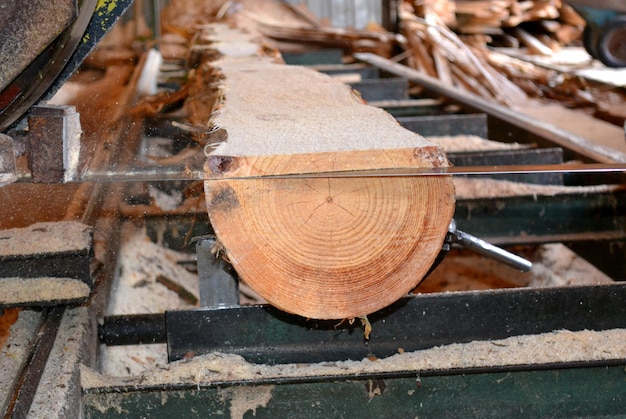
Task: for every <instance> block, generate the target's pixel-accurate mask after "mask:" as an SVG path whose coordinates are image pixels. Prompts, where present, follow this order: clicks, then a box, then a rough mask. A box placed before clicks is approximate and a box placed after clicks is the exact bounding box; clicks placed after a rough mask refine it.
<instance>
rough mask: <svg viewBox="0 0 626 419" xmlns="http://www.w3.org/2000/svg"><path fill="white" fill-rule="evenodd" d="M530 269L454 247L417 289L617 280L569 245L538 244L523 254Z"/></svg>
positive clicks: (556, 284) (462, 288)
mask: <svg viewBox="0 0 626 419" xmlns="http://www.w3.org/2000/svg"><path fill="white" fill-rule="evenodd" d="M524 256H525V257H527V258H528V259H529V260H530V261H531V262H532V263H533V266H532V268H531V270H530V272H520V271H517V270H515V269H511V268H509V267H507V266H505V265H503V264H502V263H499V262H497V261H495V260H493V259H489V258H486V257H484V256H480V255H477V254H476V253H474V252H472V251H457V250H453V251H452V252H451V253H450V254H448V255H447V256H446V258H445V259H444V260H443V262H441V264H440V265H439V266H438V267H437V269H435V270H434V271H433V272H432V273H431V274H430V275H429V276H428V277H427V278H426V279H424V281H422V282H421V283H420V284H419V285H418V286H417V288H415V290H414V292H416V293H431V292H449V291H469V290H489V289H502V288H517V287H533V288H539V287H559V286H576V285H600V284H613V283H614V281H613V280H612V279H611V278H610V277H608V276H607V275H606V274H604V273H603V272H601V271H600V270H598V269H597V268H596V267H595V266H593V265H592V264H591V263H589V262H587V261H586V260H585V259H583V258H581V257H580V256H578V255H577V254H576V253H575V252H573V251H571V250H570V249H569V248H567V246H565V245H563V244H560V243H554V244H545V245H541V246H538V247H537V248H536V249H535V250H534V251H533V252H532V254H529V255H524Z"/></svg>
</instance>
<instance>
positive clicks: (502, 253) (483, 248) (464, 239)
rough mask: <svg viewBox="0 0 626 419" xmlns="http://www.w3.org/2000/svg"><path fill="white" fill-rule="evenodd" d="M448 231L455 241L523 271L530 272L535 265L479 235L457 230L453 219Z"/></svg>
mask: <svg viewBox="0 0 626 419" xmlns="http://www.w3.org/2000/svg"><path fill="white" fill-rule="evenodd" d="M448 231H449V232H450V234H451V235H452V240H453V242H455V243H458V244H460V245H461V246H463V247H466V248H468V249H471V250H473V251H475V252H476V253H478V254H481V255H483V256H486V257H489V258H491V259H494V260H497V261H498V262H501V263H504V264H505V265H507V266H510V267H511V268H514V269H517V270H520V271H522V272H528V271H529V270H530V268H532V266H533V264H532V263H531V262H530V261H529V260H526V259H524V258H523V257H520V256H517V255H515V254H513V253H511V252H509V251H506V250H504V249H502V248H500V247H498V246H494V245H493V244H491V243H488V242H486V241H484V240H482V239H479V238H478V237H475V236H472V235H471V234H467V233H465V232H463V231H460V230H457V228H456V221H455V220H452V221H451V222H450V227H449V228H448Z"/></svg>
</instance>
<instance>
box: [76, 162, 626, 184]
mask: <svg viewBox="0 0 626 419" xmlns="http://www.w3.org/2000/svg"><path fill="white" fill-rule="evenodd" d="M619 172H626V163H576V164H547V165H545V164H544V165H514V166H508V165H502V166H449V167H419V168H415V167H413V168H390V169H374V170H350V171H333V172H315V173H289V174H263V175H252V176H249V175H242V176H229V175H226V176H222V177H217V176H215V175H211V176H209V175H207V173H206V172H205V171H203V170H164V169H163V168H162V167H155V168H144V169H141V170H131V171H127V172H98V173H90V172H87V173H84V174H83V175H82V176H80V177H79V178H77V179H75V180H74V181H77V182H149V181H168V180H171V181H173V180H202V181H209V182H210V181H219V180H263V179H266V180H272V179H319V178H382V177H386V178H389V177H418V176H478V175H483V176H484V175H506V174H531V173H619Z"/></svg>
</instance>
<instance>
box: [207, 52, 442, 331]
mask: <svg viewBox="0 0 626 419" xmlns="http://www.w3.org/2000/svg"><path fill="white" fill-rule="evenodd" d="M213 66H214V67H215V69H216V70H217V71H218V72H219V73H220V74H221V81H220V85H221V87H220V89H221V91H222V93H223V98H224V100H223V103H221V105H220V110H219V112H218V115H217V116H216V117H215V120H214V124H215V125H216V126H219V127H220V128H221V129H222V130H223V133H225V135H224V136H225V137H227V141H226V142H225V143H223V144H222V145H220V146H219V147H218V148H217V149H216V150H215V151H213V152H212V153H210V155H209V158H208V161H207V165H206V166H205V170H206V172H207V177H208V178H209V179H210V180H207V181H206V182H205V189H206V195H207V204H208V212H209V216H210V220H211V223H212V225H213V228H214V229H215V232H216V234H217V236H218V239H219V240H220V241H221V243H222V244H223V246H224V248H225V252H226V255H227V256H228V259H229V260H230V262H231V263H232V264H233V266H234V267H235V269H236V270H237V272H238V274H239V275H240V277H241V278H242V279H243V280H245V281H246V282H247V283H248V284H249V285H250V286H251V287H252V288H253V289H255V290H256V291H257V292H258V293H259V294H260V295H261V296H262V297H264V298H265V299H267V301H269V302H270V303H271V304H273V305H275V306H276V307H278V308H280V309H282V310H284V311H287V312H290V313H295V314H299V315H301V316H304V317H308V318H315V319H342V318H354V317H359V316H364V315H367V314H370V313H372V312H374V311H377V310H379V309H381V308H384V307H386V306H388V305H389V304H391V303H393V302H395V301H396V300H398V299H399V298H400V297H402V296H404V295H406V294H407V293H409V292H410V291H411V290H412V289H413V288H414V287H415V286H416V285H417V284H418V283H419V282H420V280H421V279H422V278H423V277H424V275H425V274H426V272H427V271H428V270H429V268H430V267H431V265H432V263H433V261H434V259H435V257H436V256H437V254H438V253H439V251H440V250H441V245H442V242H443V239H444V237H445V235H446V233H447V228H448V224H449V222H450V220H451V218H452V215H453V212H454V188H453V185H452V179H451V178H450V177H449V176H436V177H401V178H382V177H359V178H299V179H246V178H249V177H253V176H259V175H268V174H274V175H278V174H302V173H320V172H330V171H352V170H369V169H389V168H408V167H439V166H445V165H447V164H448V163H447V160H446V158H445V155H444V153H443V151H442V149H441V148H439V147H437V146H435V145H433V144H431V143H429V142H427V141H426V140H425V139H424V138H422V137H420V136H419V135H416V134H414V133H412V132H409V131H407V130H405V129H404V128H402V127H400V126H399V125H398V124H397V122H396V121H395V120H394V119H393V118H391V117H390V116H389V115H388V114H386V113H385V112H384V111H381V110H379V109H377V108H373V107H370V106H366V105H364V104H363V103H362V102H361V101H360V99H358V97H357V96H355V95H354V94H353V93H352V91H351V90H350V89H349V88H348V87H346V86H344V85H342V84H341V83H339V82H337V81H335V80H333V79H332V78H330V77H328V76H325V75H322V74H319V73H317V72H314V71H312V70H309V69H306V68H302V67H295V66H287V65H284V64H279V63H275V62H273V60H271V59H269V58H266V57H258V56H250V57H248V58H246V59H243V58H241V57H236V58H235V57H228V56H227V55H226V56H225V57H223V58H222V59H220V60H219V61H217V62H215V63H213Z"/></svg>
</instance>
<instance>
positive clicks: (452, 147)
mask: <svg viewBox="0 0 626 419" xmlns="http://www.w3.org/2000/svg"><path fill="white" fill-rule="evenodd" d="M426 139H427V140H428V141H431V142H433V143H435V144H437V145H438V146H440V147H442V148H443V150H444V151H445V152H446V153H455V152H462V151H491V150H518V149H523V148H529V147H528V146H527V145H523V144H518V143H501V142H499V141H491V140H486V139H484V138H482V137H478V136H476V135H453V136H433V137H426Z"/></svg>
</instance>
